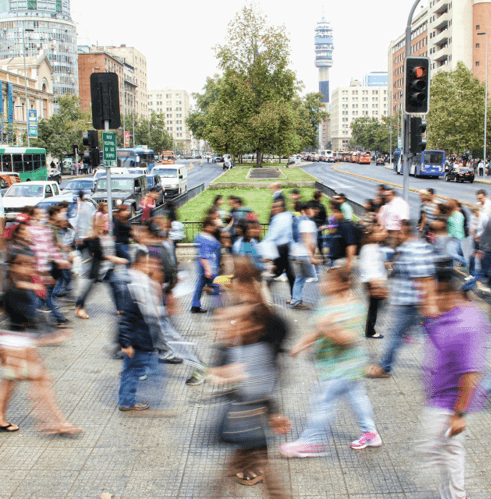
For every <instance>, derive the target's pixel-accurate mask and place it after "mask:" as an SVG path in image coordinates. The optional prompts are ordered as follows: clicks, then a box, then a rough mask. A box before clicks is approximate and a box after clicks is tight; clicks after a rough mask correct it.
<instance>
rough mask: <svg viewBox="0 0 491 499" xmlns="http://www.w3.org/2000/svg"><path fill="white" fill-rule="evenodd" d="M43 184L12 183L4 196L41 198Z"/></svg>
mask: <svg viewBox="0 0 491 499" xmlns="http://www.w3.org/2000/svg"><path fill="white" fill-rule="evenodd" d="M43 192H44V185H13V186H12V187H11V188H10V189H9V190H8V192H7V193H6V194H5V197H8V198H42V197H43Z"/></svg>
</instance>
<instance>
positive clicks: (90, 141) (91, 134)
mask: <svg viewBox="0 0 491 499" xmlns="http://www.w3.org/2000/svg"><path fill="white" fill-rule="evenodd" d="M82 137H83V144H84V146H89V147H90V148H92V147H99V135H98V133H97V130H89V131H88V132H85V133H84V134H83V135H82Z"/></svg>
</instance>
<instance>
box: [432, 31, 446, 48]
mask: <svg viewBox="0 0 491 499" xmlns="http://www.w3.org/2000/svg"><path fill="white" fill-rule="evenodd" d="M448 33H449V30H448V29H444V30H443V31H440V33H438V34H437V35H436V36H434V37H433V38H432V39H431V43H433V44H434V45H442V44H444V43H445V42H448Z"/></svg>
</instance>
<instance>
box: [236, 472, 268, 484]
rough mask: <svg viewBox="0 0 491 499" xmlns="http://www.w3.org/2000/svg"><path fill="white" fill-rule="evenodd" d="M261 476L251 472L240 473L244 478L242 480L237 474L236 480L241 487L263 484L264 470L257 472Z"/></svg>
mask: <svg viewBox="0 0 491 499" xmlns="http://www.w3.org/2000/svg"><path fill="white" fill-rule="evenodd" d="M257 472H258V473H259V474H256V472H255V471H252V470H249V471H246V472H244V473H242V472H239V473H241V474H242V476H243V477H244V478H240V477H239V476H238V475H239V473H236V474H235V479H236V480H237V482H239V483H240V484H241V485H256V483H259V482H262V481H263V480H264V472H263V471H262V470H259V469H258V470H257Z"/></svg>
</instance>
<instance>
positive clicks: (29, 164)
mask: <svg viewBox="0 0 491 499" xmlns="http://www.w3.org/2000/svg"><path fill="white" fill-rule="evenodd" d="M24 170H25V171H26V172H31V171H32V170H33V160H32V154H24Z"/></svg>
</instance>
